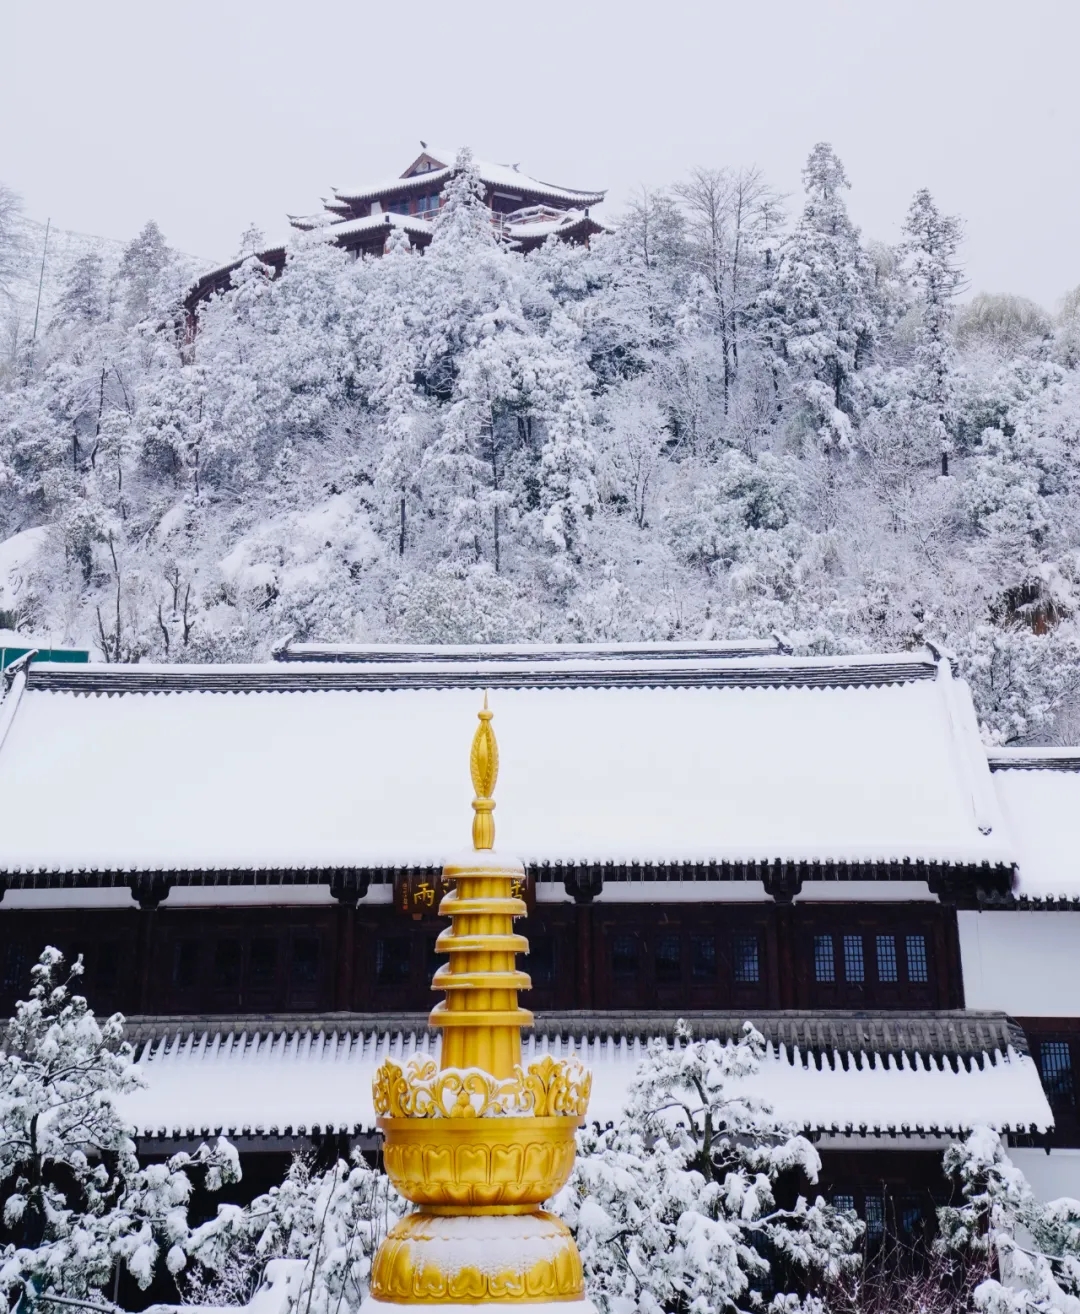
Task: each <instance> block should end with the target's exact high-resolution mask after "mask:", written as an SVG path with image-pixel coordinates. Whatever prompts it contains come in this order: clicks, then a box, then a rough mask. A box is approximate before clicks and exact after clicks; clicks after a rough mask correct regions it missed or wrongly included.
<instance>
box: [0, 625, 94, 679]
mask: <svg viewBox="0 0 1080 1314" xmlns="http://www.w3.org/2000/svg"><path fill="white" fill-rule="evenodd" d="M28 652H32V653H33V654H34V658H32V659H31V660H34V659H36V660H38V661H42V662H88V661H89V660H90V650H89V649H88V648H72V647H68V646H66V645H60V646H59V647H58V646H57V645H55V644H54V643H53V642H52V641H51V640H50V639H38V638H35V637H34V636H33V635H32V634H20V633H19V632H18V631H17V630H0V671H6V670H7V668H8V667H9V666H10V665H11V663H12V662H17V661H18V660H19V658H20V657H25V656H26V654H27V653H28Z"/></svg>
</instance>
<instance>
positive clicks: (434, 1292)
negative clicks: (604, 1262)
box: [371, 1212, 585, 1305]
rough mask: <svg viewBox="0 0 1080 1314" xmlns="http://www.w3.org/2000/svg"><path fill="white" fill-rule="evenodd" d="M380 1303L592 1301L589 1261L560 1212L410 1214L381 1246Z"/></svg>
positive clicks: (374, 1277)
mask: <svg viewBox="0 0 1080 1314" xmlns="http://www.w3.org/2000/svg"><path fill="white" fill-rule="evenodd" d="M371 1295H372V1297H373V1299H375V1300H377V1301H382V1302H384V1303H389V1304H396V1305H416V1304H421V1305H425V1304H438V1305H445V1304H451V1305H475V1304H489V1303H492V1302H494V1303H508V1304H514V1305H517V1304H523V1303H527V1304H537V1303H543V1302H560V1303H562V1302H568V1301H580V1300H583V1299H584V1296H585V1279H584V1276H583V1274H582V1271H581V1256H580V1255H579V1254H578V1250H577V1246H576V1245H575V1244H574V1238H573V1237H572V1236H571V1235H570V1232H569V1230H568V1229H567V1227H566V1225H565V1223H562V1222H560V1220H559V1219H558V1218H556V1217H554V1215H552V1214H548V1213H543V1212H536V1213H529V1214H516V1215H515V1214H510V1215H507V1214H504V1215H495V1216H492V1215H490V1214H489V1215H482V1216H479V1217H477V1216H475V1215H474V1216H468V1215H452V1216H446V1215H442V1214H427V1213H415V1214H407V1215H406V1216H405V1217H404V1218H403V1219H401V1221H400V1222H399V1223H397V1224H396V1225H395V1226H394V1228H393V1229H392V1230H391V1232H390V1235H389V1236H388V1237H387V1238H386V1240H385V1241H384V1242H383V1243H382V1245H381V1246H380V1247H379V1250H378V1253H377V1254H376V1256H375V1260H374V1262H373V1264H372V1269H371Z"/></svg>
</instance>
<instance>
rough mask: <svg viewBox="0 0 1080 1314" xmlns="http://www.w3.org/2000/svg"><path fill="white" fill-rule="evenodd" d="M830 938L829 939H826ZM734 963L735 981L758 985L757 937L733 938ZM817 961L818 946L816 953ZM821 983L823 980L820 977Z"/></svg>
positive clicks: (759, 977) (815, 958)
mask: <svg viewBox="0 0 1080 1314" xmlns="http://www.w3.org/2000/svg"><path fill="white" fill-rule="evenodd" d="M826 938H828V937H826ZM731 956H732V962H733V964H734V967H735V980H736V981H737V982H738V983H739V984H740V985H757V983H758V982H759V981H760V980H761V961H760V959H759V957H758V939H757V936H756V935H736V936H734V937H733V938H732V955H731ZM829 958H830V960H831V958H832V945H831V944H830V946H829ZM814 960H815V964H816V961H817V946H816V945H815V952H814ZM818 980H819V981H820V980H821V978H820V977H818Z"/></svg>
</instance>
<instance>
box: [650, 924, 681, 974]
mask: <svg viewBox="0 0 1080 1314" xmlns="http://www.w3.org/2000/svg"><path fill="white" fill-rule="evenodd" d="M655 967H656V980H657V984H658V985H678V983H679V982H680V981H681V980H682V946H681V945H680V943H679V937H678V936H677V935H662V936H661V937H660V938H659V939H658V940H657V942H656V954H655Z"/></svg>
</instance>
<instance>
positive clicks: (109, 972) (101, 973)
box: [96, 942, 120, 990]
mask: <svg viewBox="0 0 1080 1314" xmlns="http://www.w3.org/2000/svg"><path fill="white" fill-rule="evenodd" d="M96 957H97V985H98V987H99V988H100V989H102V990H115V989H116V980H117V977H118V976H119V975H120V955H119V953H118V952H117V947H116V945H115V944H112V943H111V942H108V943H106V944H103V945H99V946H98V951H97V955H96Z"/></svg>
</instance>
